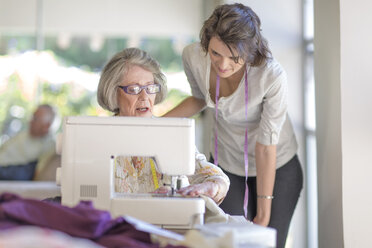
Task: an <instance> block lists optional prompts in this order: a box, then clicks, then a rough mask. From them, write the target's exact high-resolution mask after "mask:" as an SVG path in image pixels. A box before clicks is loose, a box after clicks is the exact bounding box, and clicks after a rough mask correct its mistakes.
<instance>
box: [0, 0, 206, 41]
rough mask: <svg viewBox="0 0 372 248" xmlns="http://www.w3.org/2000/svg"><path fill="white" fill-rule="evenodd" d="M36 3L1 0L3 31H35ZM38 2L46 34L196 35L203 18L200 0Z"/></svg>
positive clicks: (1, 29) (0, 12) (21, 0)
mask: <svg viewBox="0 0 372 248" xmlns="http://www.w3.org/2000/svg"><path fill="white" fill-rule="evenodd" d="M37 2H38V1H37V0H26V1H25V0H0V31H4V30H10V31H15V30H17V31H31V32H32V31H35V24H36V14H35V10H36V8H37V7H36V6H37ZM39 2H42V5H43V8H44V15H43V17H42V20H43V29H44V32H46V33H60V32H65V33H70V34H82V35H84V34H89V35H91V34H96V35H99V34H103V35H106V34H108V35H119V36H122V35H125V36H128V35H133V36H139V35H148V36H175V35H176V34H177V35H180V36H182V35H192V36H197V35H198V33H199V29H200V27H201V20H202V18H203V16H202V8H201V5H202V4H201V1H199V0H188V1H182V0H162V1H148V0H130V1H128V0H126V1H121V0H106V1H102V0H79V1H74V0H63V1H60V0H44V1H39ZM170 10H171V11H170ZM169 20H172V21H169Z"/></svg>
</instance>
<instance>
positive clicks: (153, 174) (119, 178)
mask: <svg viewBox="0 0 372 248" xmlns="http://www.w3.org/2000/svg"><path fill="white" fill-rule="evenodd" d="M187 178H188V180H189V183H190V184H198V183H203V182H207V181H212V182H215V183H217V184H218V186H219V190H218V193H217V194H216V196H214V199H213V200H215V201H216V202H217V203H221V202H222V200H223V199H224V198H225V196H226V193H227V191H228V189H229V186H230V181H229V178H228V177H227V176H226V175H225V174H224V173H223V172H222V170H221V169H220V168H218V167H217V166H215V165H214V164H212V163H209V162H208V161H207V159H206V158H205V156H204V155H203V154H201V153H199V152H197V151H196V152H195V174H194V175H191V176H188V177H187ZM114 180H115V192H118V193H150V192H153V191H155V190H156V189H157V188H159V187H161V186H163V185H165V184H168V185H169V184H170V177H169V176H167V175H164V174H161V173H159V172H157V171H156V162H155V160H154V159H153V158H151V157H135V156H132V157H129V156H118V157H116V159H115V169H114Z"/></svg>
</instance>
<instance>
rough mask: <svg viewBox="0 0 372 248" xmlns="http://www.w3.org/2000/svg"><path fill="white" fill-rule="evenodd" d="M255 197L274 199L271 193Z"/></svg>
mask: <svg viewBox="0 0 372 248" xmlns="http://www.w3.org/2000/svg"><path fill="white" fill-rule="evenodd" d="M257 198H262V199H274V196H273V195H257Z"/></svg>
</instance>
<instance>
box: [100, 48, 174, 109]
mask: <svg viewBox="0 0 372 248" xmlns="http://www.w3.org/2000/svg"><path fill="white" fill-rule="evenodd" d="M133 65H137V66H140V67H142V68H143V69H145V70H147V71H150V72H151V73H152V74H153V76H154V81H155V83H158V84H160V86H161V90H160V92H159V93H157V94H156V98H155V104H157V103H160V102H161V101H163V100H164V98H165V97H166V94H167V86H166V79H165V76H164V74H163V73H162V72H161V70H160V65H159V63H158V62H157V61H156V60H155V59H153V58H152V57H151V56H150V55H149V54H148V53H147V52H145V51H143V50H141V49H138V48H126V49H124V50H123V51H121V52H119V53H117V54H116V55H115V56H114V57H112V58H111V60H110V61H109V62H108V63H107V64H106V66H105V67H104V68H103V71H102V74H101V78H100V80H99V84H98V89H97V100H98V103H99V105H101V107H102V108H104V109H106V110H109V111H111V112H114V113H115V114H118V113H119V106H118V102H117V87H118V86H119V85H120V83H121V82H122V81H123V79H124V77H125V75H126V73H127V71H128V69H129V68H130V67H131V66H133Z"/></svg>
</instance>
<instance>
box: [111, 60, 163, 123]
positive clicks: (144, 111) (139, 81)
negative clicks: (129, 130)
mask: <svg viewBox="0 0 372 248" xmlns="http://www.w3.org/2000/svg"><path fill="white" fill-rule="evenodd" d="M123 78H124V79H123V81H122V82H121V83H120V86H128V85H138V86H146V85H150V84H154V76H153V75H152V73H151V72H150V71H147V70H145V69H143V68H142V67H140V66H137V65H134V66H131V67H130V68H129V70H128V71H127V73H126V75H124V77H123ZM117 90H118V94H117V96H118V104H119V115H120V116H137V117H151V116H152V109H153V106H154V102H155V97H156V94H148V93H147V92H146V89H145V88H143V89H142V91H141V92H140V93H139V94H137V95H132V94H128V93H126V92H125V91H124V90H123V89H122V88H118V89H117Z"/></svg>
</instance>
